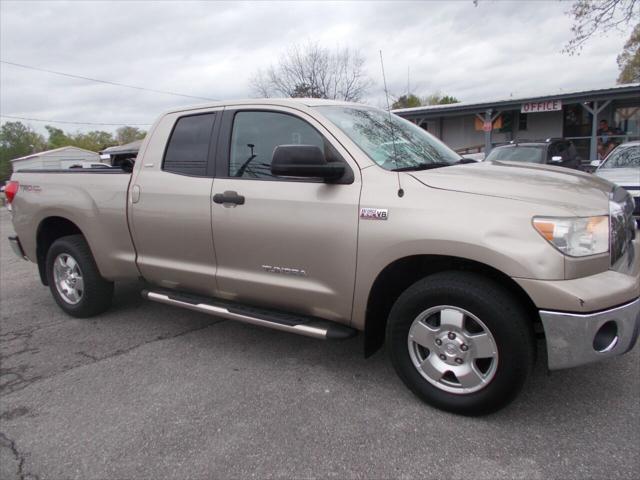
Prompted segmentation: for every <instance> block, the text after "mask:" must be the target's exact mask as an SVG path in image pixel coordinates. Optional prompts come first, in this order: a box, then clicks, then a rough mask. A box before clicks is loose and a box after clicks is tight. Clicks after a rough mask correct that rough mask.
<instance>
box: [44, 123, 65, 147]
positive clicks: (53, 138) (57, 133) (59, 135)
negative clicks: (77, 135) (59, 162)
mask: <svg viewBox="0 0 640 480" xmlns="http://www.w3.org/2000/svg"><path fill="white" fill-rule="evenodd" d="M44 128H45V129H46V130H47V133H48V134H49V138H48V139H47V145H48V148H50V149H52V150H53V149H54V148H60V147H66V146H67V145H70V144H71V139H70V138H69V137H68V136H67V134H66V133H64V132H63V131H62V130H61V129H59V128H56V127H52V126H51V125H46V126H45V127H44Z"/></svg>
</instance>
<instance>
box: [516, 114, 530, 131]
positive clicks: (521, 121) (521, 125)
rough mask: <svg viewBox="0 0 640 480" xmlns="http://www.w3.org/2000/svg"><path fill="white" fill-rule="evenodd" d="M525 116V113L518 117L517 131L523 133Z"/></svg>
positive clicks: (525, 125)
mask: <svg viewBox="0 0 640 480" xmlns="http://www.w3.org/2000/svg"><path fill="white" fill-rule="evenodd" d="M527 118H528V117H527V114H526V113H520V114H519V115H518V131H520V132H521V131H523V130H526V129H527Z"/></svg>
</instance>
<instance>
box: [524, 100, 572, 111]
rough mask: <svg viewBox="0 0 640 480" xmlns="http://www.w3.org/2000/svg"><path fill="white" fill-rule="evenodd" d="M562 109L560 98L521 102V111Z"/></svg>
mask: <svg viewBox="0 0 640 480" xmlns="http://www.w3.org/2000/svg"><path fill="white" fill-rule="evenodd" d="M559 110H562V100H545V101H544V102H528V103H523V104H522V108H520V112H521V113H540V112H557V111H559Z"/></svg>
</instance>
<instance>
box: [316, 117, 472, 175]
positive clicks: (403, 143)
mask: <svg viewBox="0 0 640 480" xmlns="http://www.w3.org/2000/svg"><path fill="white" fill-rule="evenodd" d="M316 109H317V110H319V111H320V112H321V113H322V114H323V115H324V116H325V117H327V119H329V120H330V121H331V122H332V123H333V124H334V125H336V126H337V127H338V128H340V130H342V131H343V132H344V133H345V134H346V135H347V136H348V137H349V138H350V139H351V140H353V142H355V143H356V144H357V145H358V146H359V147H360V148H361V149H362V150H363V151H364V152H365V153H366V154H367V155H368V156H369V157H370V158H371V159H372V160H373V161H374V162H375V163H377V164H378V165H379V166H381V167H382V168H385V169H387V170H411V169H423V168H430V167H437V166H447V165H451V164H454V163H457V162H459V161H460V155H458V154H457V153H455V152H454V151H453V150H451V149H450V148H449V147H447V146H446V145H445V144H444V143H442V142H441V141H440V140H438V139H436V138H435V137H433V136H432V135H430V134H429V133H427V132H426V131H425V130H423V129H422V128H420V127H418V126H416V125H414V124H413V123H411V122H409V121H407V120H404V119H403V118H400V117H398V116H396V115H393V114H391V115H389V113H388V112H384V111H382V110H378V109H375V108H367V107H362V108H357V107H343V106H320V107H316Z"/></svg>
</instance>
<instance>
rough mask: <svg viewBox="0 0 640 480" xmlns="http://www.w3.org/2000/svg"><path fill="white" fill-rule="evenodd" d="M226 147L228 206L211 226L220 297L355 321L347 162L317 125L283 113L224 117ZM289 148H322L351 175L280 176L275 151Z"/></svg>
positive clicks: (222, 175)
mask: <svg viewBox="0 0 640 480" xmlns="http://www.w3.org/2000/svg"><path fill="white" fill-rule="evenodd" d="M219 144H220V145H221V149H220V150H218V161H219V163H218V165H217V171H216V178H215V179H214V185H213V193H214V198H216V197H215V195H216V194H218V195H219V197H218V200H219V201H220V202H222V203H216V202H215V201H214V202H212V212H213V214H212V218H213V237H214V244H215V249H216V255H217V262H218V270H217V275H216V278H217V283H218V288H219V289H220V292H219V293H220V295H222V296H224V297H226V298H229V299H235V300H238V301H241V302H245V303H253V304H256V305H259V306H262V305H264V306H274V307H277V308H280V309H284V310H288V311H293V312H300V313H304V314H307V315H313V316H317V317H322V318H326V319H329V320H338V321H340V320H342V321H348V320H349V319H350V317H351V305H352V297H353V288H354V280H355V271H356V246H357V229H358V203H359V198H360V174H359V170H358V168H357V166H356V164H355V163H354V162H353V160H352V159H350V158H349V157H348V153H347V152H346V151H345V150H344V149H343V148H342V147H341V146H340V145H339V144H338V143H337V142H335V140H334V139H333V138H332V137H331V136H330V134H329V133H328V132H327V131H326V130H324V129H323V127H322V125H321V124H320V123H319V122H317V121H316V120H315V119H313V118H312V117H311V116H308V115H306V114H304V113H301V112H299V111H297V110H292V109H287V108H284V107H283V108H276V107H274V108H272V109H265V108H264V107H256V108H255V109H252V108H250V107H244V108H242V109H236V110H226V111H225V113H224V118H223V123H222V127H221V133H220V143H219ZM291 144H300V145H315V146H318V147H320V148H321V149H322V150H323V151H324V153H325V156H326V157H327V159H328V160H329V161H341V162H345V163H346V164H347V166H348V168H347V171H348V174H347V175H345V177H344V178H343V180H342V181H341V183H335V184H328V183H325V182H323V181H322V180H320V179H318V180H314V179H305V180H301V179H285V178H281V177H280V178H278V177H274V176H273V175H272V174H271V172H270V164H271V156H272V154H273V150H274V148H275V147H276V146H278V145H291ZM221 195H224V197H222V196H221ZM242 197H243V198H242ZM225 198H226V199H227V200H230V201H224V199H225ZM237 199H242V200H239V201H238V200H237Z"/></svg>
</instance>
